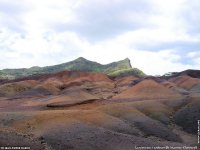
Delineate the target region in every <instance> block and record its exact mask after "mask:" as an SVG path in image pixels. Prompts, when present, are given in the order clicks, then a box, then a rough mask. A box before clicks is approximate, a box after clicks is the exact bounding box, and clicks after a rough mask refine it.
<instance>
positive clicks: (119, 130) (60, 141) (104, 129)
mask: <svg viewBox="0 0 200 150" xmlns="http://www.w3.org/2000/svg"><path fill="white" fill-rule="evenodd" d="M0 112H1V113H0V146H4V147H5V146H10V147H12V146H15V147H16V146H17V147H18V146H26V147H30V149H33V150H40V149H41V150H68V149H69V150H133V149H138V148H137V147H144V148H145V147H146V149H147V148H148V147H149V148H151V149H153V147H158V146H160V148H157V149H163V148H161V147H166V146H169V147H170V146H171V147H173V148H174V149H178V148H180V147H184V146H187V147H191V148H192V147H193V149H198V148H199V147H198V146H199V145H198V144H197V127H198V126H197V120H200V79H199V78H194V77H191V76H189V75H182V74H181V75H180V76H176V77H172V78H168V79H165V78H156V77H149V78H139V77H134V76H128V77H118V78H115V79H111V78H109V77H108V76H107V75H104V74H101V73H89V72H80V71H64V72H60V73H55V74H51V75H43V76H38V77H30V78H24V79H20V80H14V81H9V82H2V83H1V84H0ZM175 147H176V148H175Z"/></svg>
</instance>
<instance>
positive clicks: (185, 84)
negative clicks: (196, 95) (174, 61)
mask: <svg viewBox="0 0 200 150" xmlns="http://www.w3.org/2000/svg"><path fill="white" fill-rule="evenodd" d="M169 81H170V82H173V83H175V84H176V85H177V86H179V87H181V88H184V89H187V90H190V89H191V88H192V87H194V86H195V85H198V84H200V79H198V78H192V77H190V76H186V75H184V76H179V77H175V78H172V79H170V80H169Z"/></svg>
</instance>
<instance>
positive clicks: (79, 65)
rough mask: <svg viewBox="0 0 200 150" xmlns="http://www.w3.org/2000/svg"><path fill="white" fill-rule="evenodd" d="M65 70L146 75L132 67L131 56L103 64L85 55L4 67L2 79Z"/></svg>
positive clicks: (1, 71)
mask: <svg viewBox="0 0 200 150" xmlns="http://www.w3.org/2000/svg"><path fill="white" fill-rule="evenodd" d="M65 70H68V71H86V72H101V73H104V74H107V75H109V76H111V77H116V76H126V75H135V76H144V75H145V74H144V73H143V72H142V71H141V70H139V69H137V68H133V67H132V65H131V63H130V59H129V58H125V59H124V60H120V61H116V62H112V63H109V64H105V65H103V64H100V63H98V62H94V61H90V60H87V59H85V58H83V57H78V58H77V59H75V60H72V61H69V62H66V63H61V64H58V65H52V66H45V67H39V66H33V67H30V68H19V69H3V70H0V79H18V78H23V77H28V76H33V75H41V74H51V73H57V72H61V71H65Z"/></svg>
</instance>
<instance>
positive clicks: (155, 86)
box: [114, 80, 181, 99]
mask: <svg viewBox="0 0 200 150" xmlns="http://www.w3.org/2000/svg"><path fill="white" fill-rule="evenodd" d="M180 97H181V95H180V94H178V93H177V92H175V91H172V90H170V89H168V88H166V87H164V86H163V85H161V84H159V83H157V82H156V81H153V80H143V81H141V82H140V83H138V84H136V85H135V86H133V87H132V88H130V89H128V90H126V91H124V92H122V93H121V94H119V95H117V96H115V97H114V99H134V98H135V99H167V98H180Z"/></svg>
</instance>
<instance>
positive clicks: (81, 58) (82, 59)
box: [76, 57, 87, 61]
mask: <svg viewBox="0 0 200 150" xmlns="http://www.w3.org/2000/svg"><path fill="white" fill-rule="evenodd" d="M76 60H78V61H86V60H87V59H85V58H83V57H79V58H77V59H76Z"/></svg>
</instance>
